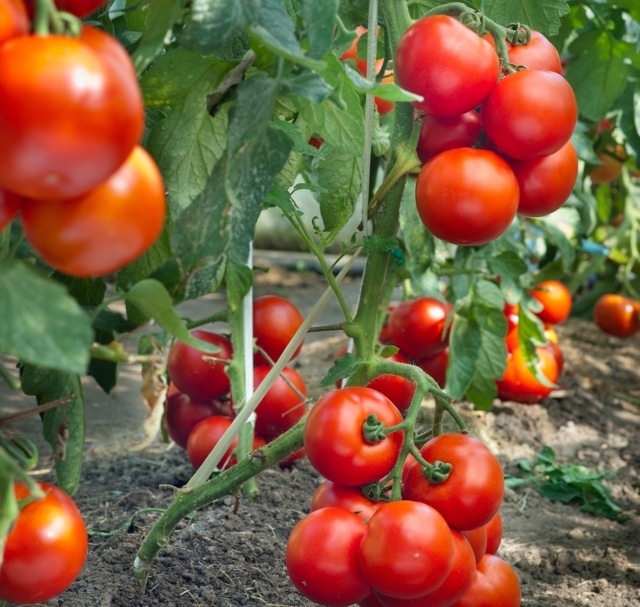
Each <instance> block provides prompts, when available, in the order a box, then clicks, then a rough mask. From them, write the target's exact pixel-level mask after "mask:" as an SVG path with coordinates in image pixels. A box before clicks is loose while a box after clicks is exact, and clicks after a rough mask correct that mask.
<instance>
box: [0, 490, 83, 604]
mask: <svg viewBox="0 0 640 607" xmlns="http://www.w3.org/2000/svg"><path fill="white" fill-rule="evenodd" d="M38 485H39V487H40V488H41V489H42V491H43V492H44V494H45V496H44V497H43V498H42V499H39V500H35V501H33V502H31V503H29V504H28V505H27V506H25V507H24V508H23V509H22V510H21V511H20V514H19V515H18V518H17V520H16V522H15V524H14V526H13V527H12V529H11V531H10V532H9V535H8V536H7V541H6V544H5V548H4V560H3V562H2V565H1V566H0V600H5V601H9V602H11V603H17V604H19V605H33V604H36V603H41V602H43V601H47V600H49V599H51V598H53V597H55V596H57V595H59V594H60V593H61V592H63V591H64V590H66V589H67V588H68V587H69V586H70V585H71V584H72V583H73V581H74V580H75V579H76V578H77V577H78V575H79V573H80V571H81V570H82V567H83V566H84V562H85V560H86V557H87V549H88V537H87V530H86V527H85V523H84V520H83V518H82V515H81V514H80V511H79V510H78V508H77V506H76V505H75V503H74V501H73V500H72V499H71V498H70V497H69V496H68V495H67V494H66V493H65V492H64V491H63V490H62V489H60V488H58V487H55V486H54V485H51V484H49V483H38ZM14 491H15V495H16V498H17V499H18V500H22V499H26V498H27V497H28V496H29V491H28V489H27V488H26V487H25V486H24V485H23V484H21V483H16V485H15V488H14Z"/></svg>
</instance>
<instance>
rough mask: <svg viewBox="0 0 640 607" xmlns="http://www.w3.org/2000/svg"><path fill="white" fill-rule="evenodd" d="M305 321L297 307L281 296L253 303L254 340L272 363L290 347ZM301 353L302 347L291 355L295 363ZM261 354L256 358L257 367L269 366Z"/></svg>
mask: <svg viewBox="0 0 640 607" xmlns="http://www.w3.org/2000/svg"><path fill="white" fill-rule="evenodd" d="M303 321H304V318H303V316H302V313H301V312H300V310H299V309H298V307H297V306H296V305H295V304H294V303H293V302H291V301H289V300H288V299H286V298H284V297H280V296H278V295H263V296H262V297H258V298H257V299H256V300H255V301H254V302H253V336H254V338H255V340H256V345H257V346H258V348H262V349H263V350H264V351H265V352H266V354H267V356H268V357H269V358H270V359H271V361H274V362H275V361H276V360H278V358H280V355H281V354H282V353H283V352H284V350H285V348H286V347H287V346H288V345H289V342H290V341H291V338H292V337H293V335H294V334H295V332H296V331H297V330H298V329H299V328H300V325H301V324H302V323H303ZM301 349H302V343H301V344H300V346H298V348H296V350H295V351H294V352H293V354H292V355H291V358H290V359H289V360H293V359H294V358H295V357H296V356H297V355H298V354H299V353H300V350H301ZM271 361H270V360H269V359H268V358H265V357H264V356H263V355H262V354H260V352H257V353H256V354H255V355H254V357H253V362H254V363H255V364H257V365H258V364H270V363H271Z"/></svg>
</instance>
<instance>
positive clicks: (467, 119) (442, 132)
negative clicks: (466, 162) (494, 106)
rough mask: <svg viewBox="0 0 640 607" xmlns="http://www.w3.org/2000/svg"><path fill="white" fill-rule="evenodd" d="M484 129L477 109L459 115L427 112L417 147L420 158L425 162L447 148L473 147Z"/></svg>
mask: <svg viewBox="0 0 640 607" xmlns="http://www.w3.org/2000/svg"><path fill="white" fill-rule="evenodd" d="M482 130H483V129H482V119H481V118H480V114H479V113H478V112H476V111H475V110H471V111H470V112H465V113H464V114H458V115H457V116H444V117H443V116H431V115H429V114H425V115H424V116H423V117H422V124H421V125H420V137H419V138H418V146H417V149H416V152H417V153H418V158H419V159H420V162H422V163H425V162H427V160H429V159H430V158H433V157H434V156H437V155H438V154H439V153H440V152H444V151H445V150H451V149H453V148H471V147H473V146H474V145H475V144H476V143H477V142H478V141H479V139H480V136H481V135H482Z"/></svg>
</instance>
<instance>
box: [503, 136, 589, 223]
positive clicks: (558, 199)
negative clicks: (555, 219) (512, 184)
mask: <svg viewBox="0 0 640 607" xmlns="http://www.w3.org/2000/svg"><path fill="white" fill-rule="evenodd" d="M509 166H511V169H512V170H513V172H514V173H515V176H516V178H517V179H518V186H519V187H520V202H519V203H518V213H519V214H520V215H525V216H527V217H541V216H543V215H548V214H549V213H552V212H553V211H555V210H557V209H559V208H560V207H561V206H562V205H563V204H564V202H565V201H566V200H567V198H569V195H570V194H571V192H572V191H573V187H574V186H575V183H576V179H577V177H578V154H577V153H576V149H575V147H574V145H573V143H571V141H567V143H565V144H564V145H563V146H562V147H561V148H560V149H559V150H558V151H557V152H553V154H548V155H546V156H536V157H535V158H528V159H526V160H511V161H509Z"/></svg>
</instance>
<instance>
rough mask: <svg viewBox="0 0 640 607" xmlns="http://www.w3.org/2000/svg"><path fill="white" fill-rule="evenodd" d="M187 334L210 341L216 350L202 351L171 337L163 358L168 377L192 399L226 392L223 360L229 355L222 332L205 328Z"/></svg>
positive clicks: (231, 352) (210, 398)
mask: <svg viewBox="0 0 640 607" xmlns="http://www.w3.org/2000/svg"><path fill="white" fill-rule="evenodd" d="M191 335H193V337H197V338H198V339H200V340H202V341H204V342H207V343H209V344H213V345H214V346H216V347H218V348H219V351H218V352H215V353H209V352H204V351H203V350H198V349H197V348H194V347H193V346H190V345H188V344H186V343H185V342H183V341H179V340H177V341H175V342H174V343H173V345H172V346H171V349H170V350H169V356H168V358H167V371H168V373H169V377H170V378H171V381H172V382H173V383H174V384H175V385H176V388H178V390H179V391H180V392H183V393H184V394H188V395H189V396H190V397H191V398H192V399H194V400H201V401H208V400H213V399H215V398H220V397H221V396H224V395H226V394H227V393H228V392H229V390H230V388H231V382H230V381H229V376H228V375H227V372H226V361H229V360H231V358H232V357H233V347H232V345H231V342H230V341H229V340H228V339H227V338H226V337H224V335H220V334H218V333H214V332H213V331H207V330H205V329H197V330H195V331H191Z"/></svg>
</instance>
